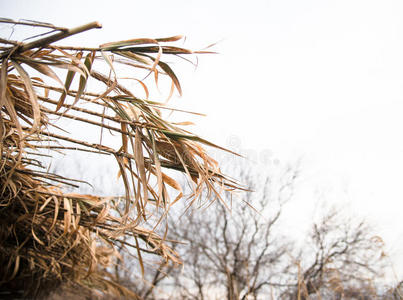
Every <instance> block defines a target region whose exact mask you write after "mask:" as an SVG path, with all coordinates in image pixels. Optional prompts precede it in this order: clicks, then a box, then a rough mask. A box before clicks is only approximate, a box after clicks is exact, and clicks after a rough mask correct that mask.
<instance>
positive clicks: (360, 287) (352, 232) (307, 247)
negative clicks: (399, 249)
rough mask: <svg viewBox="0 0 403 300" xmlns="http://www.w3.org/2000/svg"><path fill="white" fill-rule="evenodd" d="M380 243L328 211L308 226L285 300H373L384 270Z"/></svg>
mask: <svg viewBox="0 0 403 300" xmlns="http://www.w3.org/2000/svg"><path fill="white" fill-rule="evenodd" d="M382 245H383V242H382V240H381V238H380V237H378V236H374V234H373V231H372V229H371V228H370V227H369V226H368V225H367V224H366V223H365V222H364V221H363V220H358V218H354V219H351V218H350V219H348V218H346V217H345V216H343V212H342V210H340V209H336V208H333V209H330V210H328V212H327V213H326V214H324V215H323V216H322V217H321V218H320V220H319V221H318V222H315V223H314V224H313V226H312V229H311V231H310V234H309V236H308V237H307V239H306V240H305V242H304V247H302V249H301V250H300V253H299V255H298V259H297V260H296V261H295V264H294V265H295V268H294V277H296V278H297V282H296V283H295V286H294V288H293V289H291V290H287V291H286V292H285V293H284V294H283V298H288V299H296V298H298V299H316V298H318V299H324V298H325V299H346V298H347V299H373V298H374V296H379V295H378V294H377V293H378V292H377V289H376V288H377V285H376V282H375V281H376V279H377V278H382V276H383V273H382V271H383V270H384V267H385V260H384V259H383V258H384V256H385V255H384V253H383V251H382Z"/></svg>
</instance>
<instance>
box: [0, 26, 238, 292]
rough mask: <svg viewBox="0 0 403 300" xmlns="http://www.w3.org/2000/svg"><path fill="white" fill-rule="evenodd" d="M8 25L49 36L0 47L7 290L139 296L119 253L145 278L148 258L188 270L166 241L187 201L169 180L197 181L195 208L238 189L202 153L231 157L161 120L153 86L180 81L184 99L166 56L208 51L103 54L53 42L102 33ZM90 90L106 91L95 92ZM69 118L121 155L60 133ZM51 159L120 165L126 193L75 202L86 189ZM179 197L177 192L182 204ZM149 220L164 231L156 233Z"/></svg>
mask: <svg viewBox="0 0 403 300" xmlns="http://www.w3.org/2000/svg"><path fill="white" fill-rule="evenodd" d="M0 22H2V23H7V24H12V25H13V26H23V27H24V28H25V27H26V26H30V27H34V28H42V29H44V30H46V32H45V33H42V34H39V35H38V36H35V37H31V38H30V39H29V42H20V41H13V40H10V39H4V38H3V39H0V43H1V44H0V46H1V47H0V58H1V61H0V64H1V73H0V107H1V118H0V139H1V143H0V147H1V149H0V151H1V160H0V182H1V184H0V186H1V189H0V241H1V243H0V264H1V265H2V266H3V267H2V268H1V270H0V280H1V281H0V286H1V290H14V291H15V290H22V291H24V292H25V294H27V295H31V296H35V295H37V292H38V291H41V292H43V291H44V290H50V289H51V287H52V286H57V285H58V284H60V283H63V284H65V283H69V282H71V283H74V284H80V285H81V286H86V287H88V288H89V289H95V290H99V291H102V292H103V293H112V294H115V295H119V296H122V297H130V298H134V297H135V295H134V294H132V293H131V292H130V291H129V290H127V289H125V288H124V287H122V286H120V285H118V284H116V282H115V281H114V277H113V275H111V273H110V266H111V265H113V263H117V261H118V260H119V253H118V251H117V247H119V249H120V248H123V249H132V250H129V252H130V253H131V254H132V255H135V256H136V258H137V260H138V263H139V265H140V268H141V270H143V272H144V266H143V265H144V263H143V259H142V253H144V252H147V253H152V254H156V255H159V256H161V257H163V258H164V259H165V260H167V261H171V262H173V263H180V258H179V257H178V255H177V253H176V252H175V251H174V250H173V249H171V248H170V247H168V246H167V244H166V243H165V241H164V239H165V236H164V235H162V236H160V235H158V234H157V233H156V232H155V228H157V227H158V226H160V225H161V224H165V222H164V219H165V218H166V216H167V213H168V211H169V209H170V208H171V207H172V205H173V204H174V203H175V202H176V201H179V200H180V199H182V198H183V193H182V189H181V186H180V185H179V183H178V182H177V181H176V180H174V179H173V178H172V177H170V176H169V175H168V174H170V172H167V171H166V170H175V171H178V172H180V173H183V174H185V175H186V177H187V178H188V179H189V182H190V183H191V185H192V187H193V190H192V194H191V196H190V197H191V201H190V203H193V202H194V201H196V200H203V199H201V198H203V196H202V195H204V196H206V198H205V199H220V201H222V199H221V198H220V191H221V190H222V189H225V190H233V189H237V188H239V186H238V184H237V183H236V182H234V181H233V180H231V179H229V178H228V177H226V176H224V175H223V174H222V173H221V172H220V170H219V167H218V163H217V162H216V161H214V160H213V159H212V158H211V157H210V156H209V155H208V154H207V153H206V151H205V149H204V148H203V147H202V144H204V145H208V146H212V147H216V148H219V149H221V150H225V149H222V148H221V147H218V146H216V145H214V144H212V143H210V142H208V141H206V140H204V139H202V138H200V137H198V136H195V135H193V134H191V133H190V132H188V131H186V130H184V129H183V128H182V127H181V125H185V124H176V123H172V122H168V121H167V120H165V119H164V118H163V114H162V113H161V111H162V110H168V111H169V110H173V109H171V108H169V107H168V106H167V105H166V104H165V103H160V102H156V101H151V100H149V99H148V95H149V91H148V87H147V82H148V81H146V80H145V78H147V77H148V79H147V80H149V79H150V78H151V79H154V80H155V82H156V83H158V80H159V78H161V77H165V78H167V79H170V80H171V82H172V84H171V90H170V95H172V93H174V92H175V90H176V91H178V92H179V94H181V86H180V83H179V80H178V78H177V76H176V75H175V73H174V71H173V70H172V69H171V67H170V66H169V65H168V64H167V63H166V62H164V61H163V59H164V57H165V56H167V55H170V56H172V57H177V56H182V55H192V54H194V53H206V52H201V51H200V52H193V51H190V50H187V49H184V48H181V47H177V46H173V45H171V43H173V42H176V41H179V40H180V39H181V38H182V37H181V36H174V37H169V38H160V39H149V38H140V39H130V40H125V41H119V42H111V43H106V44H103V45H101V46H99V47H95V48H89V47H69V46H60V45H55V44H54V43H55V42H58V41H60V40H62V39H64V38H66V37H69V36H72V35H75V34H78V33H81V32H84V31H87V30H90V29H94V28H100V27H101V25H100V24H99V23H97V22H93V23H90V24H87V25H84V26H80V27H77V28H73V29H67V28H61V27H56V26H54V25H51V24H47V23H40V22H33V21H18V22H17V21H13V20H9V19H0ZM122 66H123V67H124V68H125V69H126V70H129V69H130V72H132V73H131V75H130V77H131V79H133V81H135V82H137V83H138V85H139V86H140V87H141V88H142V89H143V90H144V94H145V95H146V97H144V98H141V97H138V96H136V95H135V94H134V93H133V91H131V90H129V89H128V88H126V87H125V86H123V85H122V80H121V79H122V77H123V76H121V75H119V74H120V73H119V72H118V71H119V70H120V69H119V68H121V67H122ZM144 72H145V74H146V75H145V76H143V77H140V78H137V77H136V76H137V75H136V74H143V75H144ZM133 74H134V75H133ZM148 75H151V76H148ZM62 79H64V80H62ZM91 82H97V83H95V84H94V86H96V89H95V90H96V91H95V92H94V89H91V87H92V85H91ZM90 89H91V90H90ZM67 119H71V120H74V121H75V122H77V123H78V124H80V126H82V128H84V127H86V126H95V127H96V128H99V130H103V131H104V132H105V131H109V132H114V133H117V134H119V135H120V137H121V138H120V143H119V145H118V146H117V147H116V146H113V145H107V143H104V142H102V140H101V141H100V142H91V141H88V140H87V139H82V138H77V137H75V136H72V135H70V134H69V133H68V132H67V128H61V127H60V126H58V124H63V120H67ZM44 150H46V151H47V152H50V153H55V152H60V151H62V152H64V153H69V152H70V153H71V152H74V151H87V152H94V153H95V155H97V156H102V155H110V156H113V157H114V158H115V159H116V163H117V164H118V166H119V176H120V179H121V180H122V181H123V183H124V187H125V195H124V196H123V197H100V196H97V195H84V194H79V193H67V192H66V190H64V189H63V188H62V185H70V186H72V187H75V186H76V185H75V181H74V180H73V179H69V178H64V177H62V176H60V175H58V174H55V173H51V172H48V171H47V168H48V166H46V165H44V164H43V160H41V156H43V155H46V154H45V153H47V152H44ZM53 151H55V152H53ZM111 176H114V175H111ZM170 190H174V191H176V195H175V199H171V198H170V196H169V195H172V193H171V192H169V191H170ZM204 191H205V192H204ZM155 211H158V214H154V213H153V212H155ZM156 216H158V217H156ZM150 221H151V222H152V224H153V227H152V228H149V227H145V226H144V224H145V222H150ZM165 231H167V230H165Z"/></svg>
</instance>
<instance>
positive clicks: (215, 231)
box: [170, 167, 298, 300]
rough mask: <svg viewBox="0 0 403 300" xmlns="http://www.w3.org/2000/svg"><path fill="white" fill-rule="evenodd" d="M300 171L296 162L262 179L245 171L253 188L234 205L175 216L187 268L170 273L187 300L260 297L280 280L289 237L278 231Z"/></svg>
mask: <svg viewBox="0 0 403 300" xmlns="http://www.w3.org/2000/svg"><path fill="white" fill-rule="evenodd" d="M297 175H298V168H296V167H288V168H286V170H285V171H283V173H282V174H281V176H280V177H267V178H260V179H259V178H257V177H256V176H255V177H254V176H253V175H252V173H246V172H243V173H242V174H241V179H240V180H241V181H242V182H244V183H246V184H247V185H248V186H249V187H251V189H253V190H254V193H246V194H245V195H243V197H242V198H241V199H234V200H233V201H232V204H233V205H232V207H230V208H228V207H225V206H224V205H223V204H220V201H217V202H215V203H213V204H212V205H211V206H210V207H208V208H207V209H206V210H205V211H204V212H203V213H198V214H194V213H192V212H191V211H188V212H187V213H186V214H184V215H183V216H182V218H181V219H180V221H179V222H178V221H175V220H176V219H177V218H173V219H172V221H171V222H170V230H171V231H170V232H171V234H173V238H174V239H177V240H179V241H182V242H186V243H187V244H188V246H187V247H179V246H178V251H179V252H180V253H181V255H182V257H183V259H184V262H185V267H184V270H183V271H182V272H181V273H179V272H178V273H176V274H175V276H172V277H174V279H173V282H172V283H173V284H174V285H175V286H176V288H177V291H180V296H181V297H182V298H183V299H210V298H211V297H212V295H216V296H219V297H222V296H224V295H225V297H226V298H227V299H230V300H233V299H257V298H258V296H259V295H261V294H263V293H267V292H268V288H270V287H272V286H275V285H277V284H280V282H281V281H280V278H281V277H282V274H283V273H284V272H286V270H287V268H288V266H287V264H286V259H287V252H288V249H289V244H290V242H289V241H288V240H287V239H285V238H284V237H282V236H279V235H278V234H277V235H276V234H274V232H278V230H275V227H276V226H277V225H278V221H279V218H280V216H281V211H282V209H283V206H284V204H285V203H286V202H287V201H288V200H289V199H290V198H291V197H292V194H293V187H294V182H295V180H296V178H297ZM226 196H228V197H230V195H229V194H227V195H226Z"/></svg>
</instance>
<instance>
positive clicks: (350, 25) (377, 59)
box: [0, 0, 403, 274]
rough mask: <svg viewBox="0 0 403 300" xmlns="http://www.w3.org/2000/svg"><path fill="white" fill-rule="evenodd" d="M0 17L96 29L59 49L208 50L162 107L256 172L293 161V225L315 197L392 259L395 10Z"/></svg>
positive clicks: (329, 4)
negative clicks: (177, 43)
mask: <svg viewBox="0 0 403 300" xmlns="http://www.w3.org/2000/svg"><path fill="white" fill-rule="evenodd" d="M0 9H1V12H2V13H1V16H2V17H8V18H13V19H33V20H40V21H45V22H50V23H53V24H55V25H59V26H65V27H74V26H78V25H82V24H84V23H87V22H91V21H95V20H96V21H99V22H101V23H102V24H103V29H102V30H93V31H91V32H87V33H84V34H82V35H79V36H78V37H73V38H71V39H69V40H68V41H66V42H65V44H66V43H71V44H75V43H76V44H77V43H82V42H83V41H85V42H86V43H87V44H90V45H94V46H97V45H99V44H102V43H104V42H108V41H113V40H122V39H128V38H137V37H164V36H171V35H177V34H183V35H186V36H187V40H186V43H185V44H184V46H185V47H188V48H193V49H201V48H203V47H205V46H207V45H209V44H211V43H215V42H218V44H217V45H216V46H215V47H214V48H213V49H214V50H215V51H217V52H219V53H220V54H218V55H204V56H202V57H199V65H198V68H197V70H196V71H195V70H194V68H193V67H192V66H191V65H189V64H183V65H184V66H182V65H181V66H179V65H178V66H177V70H179V71H178V76H179V78H180V79H181V83H182V86H183V90H184V96H183V97H182V98H180V99H174V100H173V101H174V102H172V105H173V106H176V107H181V108H185V109H189V110H192V111H198V112H202V113H205V114H207V117H206V118H196V120H195V121H196V122H197V124H198V125H197V126H196V127H194V128H193V130H194V131H195V132H197V133H198V134H200V135H202V136H203V137H208V138H209V139H210V140H212V141H214V142H216V143H218V144H220V145H223V146H227V147H229V148H232V149H235V150H238V151H240V152H241V153H242V154H245V155H246V156H248V157H249V160H250V162H251V164H253V165H254V166H257V167H258V168H261V169H264V168H266V167H268V166H269V164H267V158H268V157H269V158H270V159H271V158H273V159H274V158H276V159H279V160H280V161H283V162H284V161H285V162H288V161H289V162H292V161H297V160H300V161H301V170H302V174H301V179H300V183H299V192H298V193H297V194H296V199H295V201H294V202H295V203H296V204H295V205H294V206H293V208H292V209H293V211H291V212H290V215H289V217H290V218H295V220H296V221H295V220H294V221H293V224H294V226H296V227H298V226H299V225H298V224H299V223H298V222H303V218H302V217H301V213H299V212H300V211H301V210H302V209H305V210H307V211H309V210H310V209H312V208H313V207H314V206H315V205H316V203H317V201H318V198H324V199H325V200H327V201H330V202H334V203H339V204H340V203H343V204H342V205H348V207H349V209H350V210H351V212H352V213H353V214H354V215H360V216H366V217H367V218H368V219H369V220H370V221H372V222H374V223H375V224H376V225H377V226H378V228H379V230H378V232H379V234H380V235H381V236H382V237H383V238H384V240H385V241H386V242H387V245H388V249H390V252H391V254H394V255H395V256H396V257H399V256H403V226H402V217H401V216H402V208H403V205H402V200H403V176H402V171H403V135H402V129H403V118H402V112H403V55H402V53H403V19H402V17H401V16H402V15H403V2H402V1H400V0H395V1H392V0H383V1H372V0H362V1H360V0H348V1H346V0H338V1H330V0H316V1H315V0H305V1H301V0H281V1H280V0H273V1H263V0H262V1H258V0H250V1H237V0H233V1H216V0H215V1H210V0H205V1H193V0H187V1H184V0H183V1H179V0H172V1H120V0H115V1H75V0H70V1H40V0H36V1H28V0H25V1H21V0H14V1H6V0H0ZM6 30H8V29H7V28H4V27H2V25H0V33H4V32H5V31H6ZM190 118H193V117H192V116H191V117H189V119H190ZM318 195H319V196H318ZM292 209H291V210H292ZM292 214H294V215H292ZM302 215H305V216H309V214H302ZM298 216H299V217H298ZM290 222H291V221H290ZM402 261H403V260H402V259H400V262H399V263H398V264H397V270H396V271H397V273H399V274H403V271H400V270H403V263H401V262H402Z"/></svg>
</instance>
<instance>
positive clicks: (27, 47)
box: [0, 22, 102, 59]
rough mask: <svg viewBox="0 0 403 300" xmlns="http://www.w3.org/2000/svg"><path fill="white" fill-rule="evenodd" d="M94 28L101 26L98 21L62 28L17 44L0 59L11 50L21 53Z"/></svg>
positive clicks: (2, 56) (4, 55)
mask: <svg viewBox="0 0 403 300" xmlns="http://www.w3.org/2000/svg"><path fill="white" fill-rule="evenodd" d="M94 28H102V25H101V24H100V23H99V22H91V23H88V24H85V25H82V26H78V27H75V28H72V29H67V30H63V31H60V32H58V33H56V34H53V35H51V36H47V37H44V38H42V39H39V40H36V41H33V42H31V43H27V44H23V45H21V46H19V47H17V48H13V49H10V50H9V51H6V52H5V53H3V54H2V55H1V56H0V59H3V58H4V57H7V56H8V55H9V54H10V53H11V52H13V53H14V54H17V53H21V52H24V51H27V50H30V49H34V48H38V47H44V46H47V45H49V44H52V43H54V42H57V41H60V40H62V39H65V38H67V37H69V36H72V35H75V34H78V33H81V32H84V31H87V30H91V29H94Z"/></svg>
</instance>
